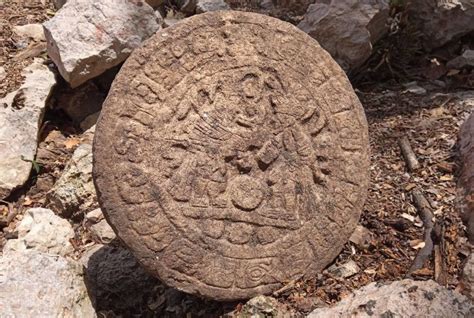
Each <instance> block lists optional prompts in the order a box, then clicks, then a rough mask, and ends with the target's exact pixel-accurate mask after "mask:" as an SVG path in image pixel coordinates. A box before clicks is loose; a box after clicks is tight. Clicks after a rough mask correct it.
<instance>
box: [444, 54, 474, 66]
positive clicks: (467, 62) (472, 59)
mask: <svg viewBox="0 0 474 318" xmlns="http://www.w3.org/2000/svg"><path fill="white" fill-rule="evenodd" d="M447 66H448V67H452V68H458V69H460V68H463V67H467V66H474V50H466V51H464V53H463V54H462V55H460V56H458V57H455V58H454V59H452V60H451V61H449V62H448V63H447Z"/></svg>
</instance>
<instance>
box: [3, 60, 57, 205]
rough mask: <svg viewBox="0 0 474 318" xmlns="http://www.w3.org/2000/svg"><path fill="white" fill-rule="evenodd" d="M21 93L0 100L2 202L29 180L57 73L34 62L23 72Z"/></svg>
mask: <svg viewBox="0 0 474 318" xmlns="http://www.w3.org/2000/svg"><path fill="white" fill-rule="evenodd" d="M23 76H25V81H24V83H23V85H21V87H20V89H19V90H17V91H15V92H12V93H10V94H8V95H7V96H5V98H3V99H0V154H1V155H0V199H3V198H5V197H7V196H8V195H9V194H10V193H11V191H12V190H14V189H16V188H18V187H20V186H22V185H23V184H24V183H25V182H26V181H27V180H28V178H29V176H30V171H31V168H32V161H33V160H34V158H35V155H36V149H37V143H38V129H39V127H40V126H41V124H42V120H43V115H44V110H45V107H46V101H47V100H48V98H49V95H50V93H51V90H52V88H53V86H54V85H55V84H56V80H55V77H54V73H53V72H51V71H50V70H49V69H48V67H47V66H45V65H44V64H43V60H41V59H35V60H34V62H33V63H32V64H31V65H30V66H28V67H27V68H25V70H24V71H23ZM12 141H14V142H12Z"/></svg>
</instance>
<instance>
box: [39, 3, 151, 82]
mask: <svg viewBox="0 0 474 318" xmlns="http://www.w3.org/2000/svg"><path fill="white" fill-rule="evenodd" d="M43 25H44V29H45V35H46V39H47V44H48V54H49V56H50V57H51V59H52V60H53V61H54V63H55V64H56V65H57V66H58V69H59V72H60V73H61V75H62V76H63V77H64V79H65V80H66V81H67V82H69V83H70V85H71V86H72V87H77V86H79V85H80V84H82V83H84V82H86V81H87V80H89V79H91V78H94V77H96V76H98V75H100V74H102V73H103V72H105V71H106V70H108V69H110V68H112V67H114V66H116V65H118V64H119V63H121V62H123V61H124V60H125V59H126V58H127V57H128V56H129V55H130V53H131V52H132V50H133V49H135V48H136V47H138V46H140V45H141V43H142V41H144V40H145V39H147V38H148V37H150V36H151V35H153V34H154V33H155V32H156V31H157V30H158V29H159V28H160V26H159V23H158V21H157V17H156V16H155V12H154V11H153V9H152V8H151V7H150V6H149V5H148V4H146V3H144V2H143V1H141V0H137V1H126V0H120V1H95V0H75V1H70V2H68V3H67V5H65V6H64V7H63V8H62V9H61V10H60V11H58V13H57V14H56V15H55V16H54V17H53V18H52V19H51V20H50V21H48V22H46V23H44V24H43Z"/></svg>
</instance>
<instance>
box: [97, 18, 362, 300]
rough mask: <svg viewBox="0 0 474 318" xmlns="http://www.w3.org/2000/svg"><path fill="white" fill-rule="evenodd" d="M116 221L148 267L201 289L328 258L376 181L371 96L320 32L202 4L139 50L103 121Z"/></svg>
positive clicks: (235, 284) (108, 199) (103, 164)
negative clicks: (360, 93) (367, 103)
mask: <svg viewBox="0 0 474 318" xmlns="http://www.w3.org/2000/svg"><path fill="white" fill-rule="evenodd" d="M94 179H95V184H96V188H97V192H98V197H99V202H100V204H101V207H102V209H103V211H104V213H105V216H106V218H107V220H108V222H109V223H110V224H111V226H112V227H113V229H114V230H115V232H116V233H117V235H118V236H119V237H120V238H121V239H122V240H123V242H124V243H125V244H126V245H127V246H128V247H129V248H130V250H131V251H132V252H133V253H134V254H135V256H136V257H137V258H138V259H139V260H140V262H141V263H142V264H143V266H145V268H146V269H148V271H150V272H151V273H153V274H154V275H156V276H157V277H159V278H160V279H161V280H162V281H164V282H165V283H166V284H168V285H170V286H173V287H176V288H178V289H180V290H183V291H186V292H189V293H193V294H198V295H201V296H205V297H209V298H213V299H218V300H233V299H242V298H249V297H252V296H254V295H257V294H262V293H263V294H266V293H270V292H272V291H274V290H276V289H278V288H281V287H282V286H283V285H284V284H285V283H288V282H289V281H291V280H294V279H298V278H300V277H302V276H303V275H311V274H314V273H316V272H318V271H321V270H322V269H323V268H324V267H325V266H326V265H327V264H328V263H329V262H331V261H332V260H333V259H334V257H336V256H337V254H338V253H339V252H340V250H341V249H342V247H343V245H344V243H345V242H346V241H347V240H348V238H349V236H350V234H351V233H352V231H353V229H354V227H355V226H356V224H357V221H358V218H359V215H360V211H361V209H362V205H363V203H364V200H365V197H366V188H367V183H368V132H367V123H366V119H365V117H364V112H363V109H362V107H361V105H360V102H359V101H358V99H357V97H356V95H355V94H354V91H353V89H352V87H351V85H350V83H349V81H348V80H347V78H346V76H345V74H344V73H343V71H342V70H341V69H340V68H339V66H338V65H337V64H336V63H335V62H334V61H333V60H332V58H331V57H330V56H329V54H328V53H326V51H324V50H323V49H322V48H321V47H320V46H319V45H318V43H317V42H316V41H314V40H313V39H312V38H310V37H309V36H307V35H306V34H304V33H303V32H301V31H299V30H298V29H297V28H295V27H294V26H292V25H290V24H288V23H285V22H282V21H279V20H276V19H273V18H270V17H267V16H263V15H258V14H253V13H243V12H231V11H226V12H218V13H215V12H214V13H207V14H202V15H197V16H194V17H192V18H189V19H186V20H183V21H182V22H180V23H178V24H176V25H174V26H172V27H169V28H167V29H164V30H162V31H160V32H158V33H157V34H156V35H155V36H154V37H152V38H151V39H149V40H148V41H146V42H145V43H144V45H143V47H141V48H140V49H137V50H136V51H135V52H133V54H132V55H131V56H130V58H129V59H128V60H127V62H126V63H125V65H124V66H123V67H122V70H121V71H120V73H119V74H118V76H117V78H116V80H115V81H114V83H113V85H112V88H111V91H110V94H109V96H108V98H107V100H106V102H105V105H104V107H103V110H102V114H101V117H100V120H99V123H98V125H97V129H96V135H95V141H94Z"/></svg>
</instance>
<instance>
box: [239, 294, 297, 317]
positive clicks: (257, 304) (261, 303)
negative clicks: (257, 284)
mask: <svg viewBox="0 0 474 318" xmlns="http://www.w3.org/2000/svg"><path fill="white" fill-rule="evenodd" d="M231 316H232V317H235V318H249V317H252V318H253V317H255V318H257V317H273V318H287V317H293V315H292V313H291V312H290V310H289V309H288V308H286V306H284V305H283V304H281V303H279V302H278V300H276V299H275V298H273V297H267V296H261V295H260V296H257V297H254V298H252V299H250V300H249V301H248V302H247V303H245V305H244V306H242V309H241V310H239V311H238V312H234V313H232V315H231Z"/></svg>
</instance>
